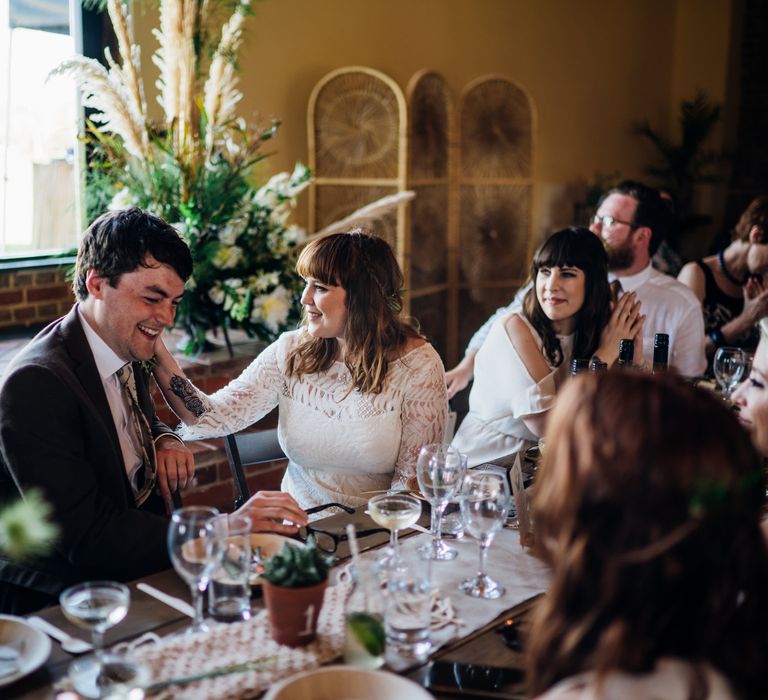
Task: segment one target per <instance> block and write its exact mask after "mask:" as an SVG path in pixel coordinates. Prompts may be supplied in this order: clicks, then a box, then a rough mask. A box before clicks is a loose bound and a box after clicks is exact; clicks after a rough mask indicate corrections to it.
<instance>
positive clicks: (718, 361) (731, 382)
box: [712, 347, 746, 399]
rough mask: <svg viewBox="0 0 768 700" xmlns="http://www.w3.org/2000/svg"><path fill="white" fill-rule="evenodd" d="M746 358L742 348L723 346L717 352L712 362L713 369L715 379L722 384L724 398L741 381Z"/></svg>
mask: <svg viewBox="0 0 768 700" xmlns="http://www.w3.org/2000/svg"><path fill="white" fill-rule="evenodd" d="M745 362H746V358H745V356H744V351H743V350H742V349H741V348H733V347H722V348H718V349H717V352H716V353H715V359H714V361H713V362H712V371H713V372H714V373H715V379H716V380H717V383H718V384H719V385H720V389H721V391H722V393H723V397H724V398H726V399H727V398H728V397H729V396H730V395H731V391H733V389H734V388H735V386H736V385H737V384H738V383H739V380H740V379H741V377H742V375H743V374H744V366H745Z"/></svg>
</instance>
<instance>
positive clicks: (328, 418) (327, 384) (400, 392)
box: [154, 231, 448, 508]
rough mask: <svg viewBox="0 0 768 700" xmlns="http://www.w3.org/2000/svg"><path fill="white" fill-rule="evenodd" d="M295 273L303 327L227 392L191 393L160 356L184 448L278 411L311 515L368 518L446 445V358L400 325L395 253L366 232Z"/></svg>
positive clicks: (163, 384) (343, 237) (343, 239)
mask: <svg viewBox="0 0 768 700" xmlns="http://www.w3.org/2000/svg"><path fill="white" fill-rule="evenodd" d="M297 270H298V272H299V274H300V275H301V276H302V277H303V278H304V279H305V281H306V287H305V289H304V293H303V294H302V297H301V303H302V304H303V306H304V321H303V324H302V327H301V328H300V329H299V330H296V331H291V332H287V333H284V334H283V335H281V336H280V338H278V340H277V341H276V342H274V343H273V344H272V345H270V346H269V347H267V348H266V350H264V351H263V352H262V353H261V354H260V355H259V356H258V357H257V358H256V359H255V360H254V361H253V362H252V363H251V365H250V366H249V367H248V368H247V369H246V370H245V371H244V372H243V373H242V374H241V375H240V376H239V377H238V378H237V379H235V380H233V381H232V382H231V383H230V384H228V385H227V386H226V387H224V388H223V389H221V390H220V391H217V392H216V393H214V394H212V395H210V396H207V395H206V394H204V393H203V392H201V391H200V390H198V389H197V388H195V387H194V386H192V384H191V383H190V382H189V380H188V379H187V378H186V377H185V376H184V373H183V372H182V370H181V369H180V368H179V366H178V364H177V363H176V361H175V360H174V359H173V357H172V356H171V354H170V353H169V352H168V351H167V350H166V349H165V347H162V348H159V349H158V353H157V364H156V365H155V368H154V374H155V378H156V380H157V383H158V385H159V386H160V388H161V390H162V391H163V394H164V395H165V397H166V400H167V401H168V402H169V404H170V405H171V407H172V408H173V410H174V411H175V412H176V414H177V415H178V416H179V417H180V418H181V420H182V421H183V422H184V426H183V427H182V429H181V430H180V433H179V434H180V436H181V437H182V438H183V439H200V438H207V437H215V436H219V435H225V434H227V433H232V432H237V431H240V430H243V429H244V428H247V427H248V426H249V425H251V424H252V423H254V422H255V421H257V420H259V418H261V417H262V416H264V415H266V414H267V413H268V412H269V411H270V410H272V409H273V408H274V407H275V406H279V419H278V437H279V440H280V444H281V446H282V448H283V450H284V451H285V453H286V455H287V456H288V458H289V462H288V467H287V470H286V472H285V476H284V478H283V483H282V489H283V490H284V491H287V492H288V493H290V494H291V495H293V496H294V498H296V500H297V501H298V502H299V504H300V505H301V506H302V507H303V508H308V507H311V506H314V505H320V504H323V503H328V502H331V501H335V502H339V503H343V504H345V505H349V506H352V507H358V506H361V505H364V504H365V503H366V502H367V500H368V498H369V496H370V492H371V491H376V490H381V489H388V488H411V487H414V486H415V481H416V479H415V471H416V458H417V456H418V453H419V449H420V448H421V446H422V445H424V444H426V443H430V442H439V441H441V440H442V438H443V430H444V425H445V418H446V414H447V406H448V401H447V397H446V391H445V380H444V370H443V364H442V362H441V360H440V358H439V356H438V354H437V353H436V352H435V350H434V349H433V348H432V346H431V345H429V343H427V342H426V340H424V338H423V337H421V335H420V334H419V333H418V331H417V330H416V329H415V328H414V327H413V326H411V325H410V324H409V323H408V322H406V320H405V319H404V318H403V317H402V316H401V313H400V312H401V310H402V301H401V298H400V292H401V290H402V286H403V276H402V273H401V272H400V269H399V267H398V265H397V261H396V260H395V257H394V255H393V254H392V250H391V248H390V247H389V245H388V244H387V243H386V241H384V240H382V239H380V238H377V237H375V236H370V235H367V234H364V233H361V232H357V231H356V232H352V233H339V234H333V235H330V236H326V237H324V238H320V239H317V240H315V241H313V242H312V243H310V244H309V245H308V246H307V247H306V248H305V249H304V250H303V251H302V253H301V255H300V256H299V260H298V263H297ZM158 345H161V344H160V343H158Z"/></svg>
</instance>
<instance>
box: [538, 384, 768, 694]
mask: <svg viewBox="0 0 768 700" xmlns="http://www.w3.org/2000/svg"><path fill="white" fill-rule="evenodd" d="M762 482H763V478H762V468H761V462H760V459H759V457H758V455H757V454H756V453H755V452H754V450H753V449H752V446H751V445H750V442H749V438H748V436H747V435H746V433H745V432H744V431H743V430H742V429H741V427H740V426H739V424H738V421H737V420H736V418H735V417H734V415H733V414H732V412H730V411H728V410H727V409H726V408H725V406H724V404H723V402H722V401H721V400H719V399H717V398H716V397H715V396H713V395H711V394H709V393H707V392H704V391H701V390H697V389H694V388H692V387H690V386H687V385H685V384H683V383H682V382H679V381H677V380H675V379H674V378H672V377H659V376H654V377H650V376H647V375H641V374H635V373H623V372H609V373H606V374H603V375H593V376H587V377H580V378H579V379H578V381H575V382H573V383H572V384H571V386H568V387H567V388H566V389H565V390H564V391H563V393H562V394H561V396H560V397H558V402H557V406H556V407H555V409H554V411H553V415H552V418H551V422H550V425H549V429H548V431H547V451H546V454H545V456H544V461H543V464H542V466H541V468H540V470H539V473H538V475H537V485H536V494H535V498H534V520H535V523H536V537H537V542H538V543H539V544H540V546H541V551H542V555H543V556H544V558H545V560H546V561H547V562H548V563H549V564H550V566H551V567H552V573H553V575H552V583H551V586H550V589H549V591H548V592H547V593H546V595H545V596H544V598H543V599H542V600H541V602H540V604H539V606H538V607H537V610H536V613H535V619H534V622H533V626H532V630H531V635H530V639H529V643H528V650H529V669H528V670H529V673H528V680H529V683H530V689H531V691H532V693H533V694H534V695H535V694H539V693H543V695H541V697H542V698H546V699H547V700H572V699H575V698H591V699H595V700H607V699H608V698H611V699H613V698H633V700H650V699H651V698H664V699H665V700H715V699H717V700H724V699H730V700H732V699H734V698H739V699H741V700H751V699H753V698H754V699H755V700H756V699H757V698H766V697H768V674H766V668H768V598H767V597H766V594H765V591H766V590H768V551H767V550H766V544H765V541H764V540H763V537H762V535H761V531H760V511H761V506H762V504H763V500H764V487H763V483H762Z"/></svg>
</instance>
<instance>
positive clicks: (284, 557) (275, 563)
mask: <svg viewBox="0 0 768 700" xmlns="http://www.w3.org/2000/svg"><path fill="white" fill-rule="evenodd" d="M334 561H335V559H334V557H330V556H328V555H326V554H323V553H322V552H321V551H320V550H319V549H318V548H317V546H316V545H315V540H314V538H313V537H312V536H311V535H310V537H309V538H308V539H307V545H306V547H296V546H293V545H290V544H288V543H286V544H284V545H283V548H282V550H281V551H279V552H278V553H277V554H275V555H273V556H272V557H270V558H269V560H268V561H267V566H266V569H265V570H264V573H263V574H262V575H261V576H262V578H264V579H266V580H267V581H269V582H270V583H271V584H272V585H273V586H283V587H284V588H303V587H305V586H314V585H315V584H318V583H321V582H322V581H325V580H326V579H327V578H328V571H329V569H330V568H331V566H333V563H334Z"/></svg>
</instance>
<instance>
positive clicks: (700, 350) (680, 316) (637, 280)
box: [608, 263, 707, 377]
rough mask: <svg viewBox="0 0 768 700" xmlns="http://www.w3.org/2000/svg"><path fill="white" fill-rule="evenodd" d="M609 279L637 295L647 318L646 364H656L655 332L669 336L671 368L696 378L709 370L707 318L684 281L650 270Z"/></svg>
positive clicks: (612, 275)
mask: <svg viewBox="0 0 768 700" xmlns="http://www.w3.org/2000/svg"><path fill="white" fill-rule="evenodd" d="M608 279H609V280H614V279H617V280H619V282H621V286H622V288H623V290H624V293H625V294H626V293H628V292H635V293H636V294H637V298H638V300H639V301H640V303H641V307H640V313H641V314H644V315H645V325H644V326H643V353H644V355H645V358H644V359H645V361H646V362H647V363H648V364H650V363H651V362H652V361H653V337H654V335H656V333H667V334H668V335H669V366H670V367H672V368H673V369H675V370H676V371H677V372H679V373H680V374H682V375H683V376H684V377H696V376H699V375H701V374H704V372H705V370H706V369H707V356H706V353H705V351H704V315H703V313H702V310H701V302H700V301H699V300H698V298H697V297H696V295H695V294H694V293H693V292H692V291H691V290H690V289H689V288H688V287H686V286H685V285H684V284H683V283H682V282H678V281H677V280H676V279H675V278H674V277H670V276H669V275H665V274H664V273H663V272H659V271H658V270H655V269H654V268H653V266H652V265H651V264H650V263H649V264H648V267H646V268H645V269H644V270H641V271H640V272H638V273H637V274H635V275H630V276H628V277H619V276H617V275H614V274H612V273H609V274H608Z"/></svg>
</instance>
